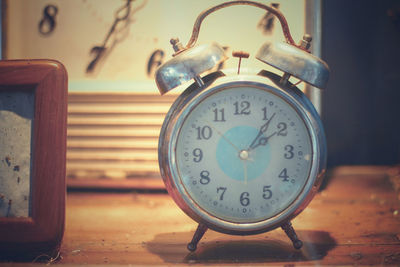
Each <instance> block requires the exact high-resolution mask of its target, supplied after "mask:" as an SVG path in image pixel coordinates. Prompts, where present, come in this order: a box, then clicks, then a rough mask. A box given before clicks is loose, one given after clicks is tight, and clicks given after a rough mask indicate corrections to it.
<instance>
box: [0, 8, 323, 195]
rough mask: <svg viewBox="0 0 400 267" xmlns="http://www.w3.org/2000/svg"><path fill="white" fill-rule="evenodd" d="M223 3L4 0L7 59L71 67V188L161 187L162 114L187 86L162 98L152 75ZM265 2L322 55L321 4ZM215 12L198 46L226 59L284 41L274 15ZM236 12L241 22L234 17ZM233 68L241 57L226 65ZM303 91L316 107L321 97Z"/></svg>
mask: <svg viewBox="0 0 400 267" xmlns="http://www.w3.org/2000/svg"><path fill="white" fill-rule="evenodd" d="M222 2H224V1H222V0H218V1H215V0H203V1H185V0H170V1H162V0H135V1H131V0H126V1H107V0H69V1H60V0H36V1H24V0H13V1H2V3H3V5H2V9H3V18H2V21H3V47H2V50H3V58H7V59H15V58H52V59H56V60H59V61H60V62H62V63H63V64H64V65H65V67H66V69H67V70H68V74H69V104H68V140H67V184H68V185H69V186H70V187H106V188H110V187H111V188H134V187H146V188H161V187H163V183H162V181H161V179H160V177H159V172H158V164H157V139H158V135H159V131H160V127H161V123H162V121H163V118H164V116H165V114H166V112H167V111H168V109H169V107H170V105H171V103H172V101H173V100H174V99H175V98H176V96H177V95H179V93H180V92H181V91H180V90H177V91H176V92H172V94H169V95H168V96H163V97H161V96H159V95H158V92H157V89H156V85H155V83H154V72H155V70H156V68H157V67H158V66H159V65H160V64H161V63H163V62H164V61H165V60H166V59H167V58H169V57H170V53H171V52H170V51H171V50H170V43H169V40H170V38H171V36H179V37H180V39H181V41H182V42H183V43H186V42H187V41H188V39H189V37H190V32H191V29H192V27H193V23H194V20H195V18H196V17H197V15H198V14H199V13H200V12H201V11H202V10H204V9H206V8H208V7H210V6H212V5H215V4H217V3H222ZM259 2H262V3H266V4H271V5H273V6H274V7H276V8H278V9H280V10H281V11H282V12H283V13H284V14H285V17H286V18H287V20H288V23H289V24H290V25H291V33H292V35H293V37H294V39H295V40H300V39H301V38H302V36H303V33H304V32H308V33H310V34H311V35H312V36H313V38H314V40H313V42H312V43H313V47H312V50H313V53H315V54H316V55H317V56H318V55H319V44H320V30H319V27H320V10H319V9H320V1H317V0H301V1H283V0H280V1H271V2H269V1H261V0H260V1H259ZM218 12H219V14H218V16H210V17H209V18H208V20H207V21H205V22H204V25H203V26H202V27H203V28H204V29H202V33H201V35H200V36H199V40H198V42H197V43H198V44H202V43H211V42H212V41H215V40H218V43H219V44H220V45H222V46H223V47H224V49H226V51H227V54H228V55H230V54H231V52H232V51H233V50H245V51H246V52H248V53H250V55H255V53H256V51H257V50H258V48H259V47H260V45H261V44H263V43H264V42H265V40H271V41H281V40H283V36H282V33H281V31H280V29H275V28H276V27H278V26H279V25H278V23H277V22H276V21H275V19H274V17H273V16H271V14H268V13H266V12H264V11H262V10H258V9H256V8H253V7H240V8H239V7H232V8H231V9H226V10H220V11H218ZM239 16H240V17H241V18H242V19H240V20H236V19H235V18H236V17H239ZM207 24H208V25H209V26H207ZM211 25H218V29H216V27H215V26H211ZM253 29H256V30H253ZM247 33H248V34H247ZM250 58H253V59H254V57H250ZM253 59H248V60H246V61H244V62H243V63H242V71H245V70H246V69H253V68H254V69H261V68H265V64H262V63H260V62H258V61H257V60H255V59H254V60H253ZM236 67H237V60H236V59H230V60H227V61H226V62H225V63H224V65H220V66H219V68H225V69H226V68H236ZM293 82H295V81H293ZM301 88H302V89H303V90H306V91H307V93H308V96H309V97H310V98H311V99H312V101H313V104H314V105H315V106H316V108H317V110H319V107H320V99H319V95H317V94H318V93H317V92H316V91H314V90H313V89H312V88H304V87H301Z"/></svg>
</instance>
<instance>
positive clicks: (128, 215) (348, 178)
mask: <svg viewBox="0 0 400 267" xmlns="http://www.w3.org/2000/svg"><path fill="white" fill-rule="evenodd" d="M387 170H388V168H384V167H340V168H336V169H334V170H332V171H330V173H329V175H328V178H329V179H328V183H327V184H326V185H325V188H324V190H322V191H321V192H320V193H318V194H317V196H316V197H315V198H314V200H313V201H312V202H311V204H310V205H309V206H308V208H307V209H306V210H305V211H304V212H303V213H301V214H300V215H299V216H298V217H297V218H296V219H295V220H293V226H294V227H295V229H296V230H297V233H298V236H299V237H300V239H302V240H303V242H304V246H303V248H302V249H301V250H296V249H294V248H293V247H292V245H291V242H290V241H289V240H288V238H287V237H286V235H285V234H284V233H283V231H282V230H281V229H276V230H274V231H272V232H269V233H265V234H259V235H254V236H228V235H225V234H220V233H216V232H214V231H211V230H209V231H207V232H206V234H205V236H204V237H203V239H202V240H201V242H200V244H199V247H198V250H197V251H196V252H194V253H189V252H188V251H187V250H186V244H187V242H188V241H190V239H191V238H192V235H193V233H194V230H195V228H196V226H197V225H196V223H194V222H193V221H192V220H191V219H190V218H188V217H187V216H186V215H185V214H184V213H183V212H182V211H181V210H180V209H179V208H178V207H177V206H176V205H175V203H174V202H173V201H172V199H171V198H170V197H169V196H168V195H167V194H165V193H160V192H159V193H104V192H103V193H96V192H90V193H88V192H70V193H68V195H67V217H66V230H65V235H64V239H63V244H62V248H61V254H60V258H59V259H58V260H57V261H56V262H55V263H54V264H57V265H71V266H75V265H81V264H85V265H86V264H96V265H99V264H100V265H131V266H132V265H161V266H164V265H165V266H176V265H191V264H200V265H212V266H215V265H239V266H243V265H252V266H253V265H260V266H261V265H267V264H272V265H280V266H293V265H332V264H333V265H349V264H351V265H353V264H357V265H364V264H373V265H382V264H389V265H397V266H398V265H400V214H399V213H400V195H399V191H397V192H396V190H395V187H396V183H397V186H398V185H400V183H398V182H399V177H400V175H399V172H398V171H397V170H395V171H393V169H392V171H391V172H389V175H388V171H387ZM390 173H391V174H390ZM396 179H397V182H396V181H395V180H396ZM391 180H392V181H394V182H395V185H394V184H393V183H392V182H391ZM41 260H46V259H45V258H42V259H41ZM44 263H46V262H44ZM4 264H10V263H6V262H3V263H0V265H4ZM14 264H15V265H16V266H18V265H22V266H24V265H27V263H14Z"/></svg>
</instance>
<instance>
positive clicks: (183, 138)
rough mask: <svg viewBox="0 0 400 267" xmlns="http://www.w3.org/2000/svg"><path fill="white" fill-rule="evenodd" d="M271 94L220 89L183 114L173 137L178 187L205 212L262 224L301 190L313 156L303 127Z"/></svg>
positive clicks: (250, 89) (270, 90)
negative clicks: (261, 222) (180, 123)
mask: <svg viewBox="0 0 400 267" xmlns="http://www.w3.org/2000/svg"><path fill="white" fill-rule="evenodd" d="M274 92H276V89H275V91H274V90H273V88H272V87H269V86H263V87H259V86H252V85H250V84H243V83H242V84H241V85H238V86H225V87H224V86H223V87H221V88H220V89H218V90H215V91H214V92H212V93H211V94H209V95H205V96H204V95H203V96H202V97H201V99H200V100H199V102H198V103H197V104H196V105H195V106H194V107H193V108H191V110H190V111H189V113H188V114H187V116H186V117H185V118H184V121H183V123H182V125H181V128H180V130H179V133H178V135H177V138H176V150H175V151H176V153H175V162H176V173H177V174H178V176H179V177H178V178H177V179H179V182H178V184H183V187H184V191H185V192H186V194H187V195H188V196H189V198H191V199H192V200H193V201H194V202H195V203H196V204H197V206H199V207H200V208H201V209H202V210H203V211H205V212H206V213H208V214H211V216H214V217H217V218H219V219H221V220H224V221H228V222H233V223H254V222H259V221H263V220H266V219H268V218H271V217H273V216H275V215H277V214H279V213H281V212H282V211H284V210H285V209H286V208H288V207H289V206H290V205H291V204H292V203H293V201H294V200H295V199H296V198H297V197H298V196H299V195H300V193H301V191H302V190H303V188H304V185H305V184H306V182H307V179H308V177H309V174H310V170H311V166H312V158H313V156H312V154H313V148H312V142H311V137H310V134H309V130H308V128H307V126H306V125H305V123H304V121H303V119H302V117H301V116H300V115H299V112H298V111H297V110H296V109H295V108H294V106H293V105H291V104H289V103H288V102H287V101H286V100H284V99H283V98H281V97H280V96H278V95H277V94H276V93H274ZM172 161H174V160H172Z"/></svg>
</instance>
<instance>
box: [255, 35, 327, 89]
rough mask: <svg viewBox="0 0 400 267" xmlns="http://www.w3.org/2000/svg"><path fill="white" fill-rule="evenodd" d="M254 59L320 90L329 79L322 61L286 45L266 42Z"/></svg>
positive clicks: (325, 65)
mask: <svg viewBox="0 0 400 267" xmlns="http://www.w3.org/2000/svg"><path fill="white" fill-rule="evenodd" d="M256 58H257V59H258V60H260V61H262V62H264V63H267V64H269V65H271V66H272V67H275V68H277V69H279V70H281V71H283V72H285V73H288V74H290V75H293V76H295V77H297V78H299V79H300V80H302V81H304V82H306V83H309V84H311V85H312V86H315V87H318V88H320V89H324V88H325V87H326V84H327V82H328V79H329V67H328V65H327V64H326V63H325V62H324V61H323V60H321V59H320V58H318V57H316V56H314V55H312V54H310V53H308V52H306V51H304V50H302V49H300V48H298V47H296V46H293V45H291V44H288V43H284V42H280V43H277V42H276V43H272V42H267V43H265V44H264V45H263V46H262V47H261V48H260V50H258V53H257V55H256Z"/></svg>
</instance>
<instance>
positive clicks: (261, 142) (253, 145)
mask: <svg viewBox="0 0 400 267" xmlns="http://www.w3.org/2000/svg"><path fill="white" fill-rule="evenodd" d="M275 114H276V113H274V114H272V116H271V118H269V120H268V121H267V122H266V123H264V124H263V125H261V127H260V130H259V131H258V134H257V136H256V138H254V140H253V142H251V144H250V146H249V148H248V149H247V151H251V150H253V149H255V148H256V147H258V146H260V145H262V146H265V145H266V144H267V143H268V140H269V139H270V138H271V137H272V136H274V135H275V134H276V132H275V133H273V134H271V135H269V136H267V137H265V136H263V137H261V136H262V135H263V134H264V133H265V132H266V131H267V130H268V127H269V124H270V123H271V121H272V119H273V118H274V116H275ZM260 137H261V138H260ZM257 140H258V143H257Z"/></svg>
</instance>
